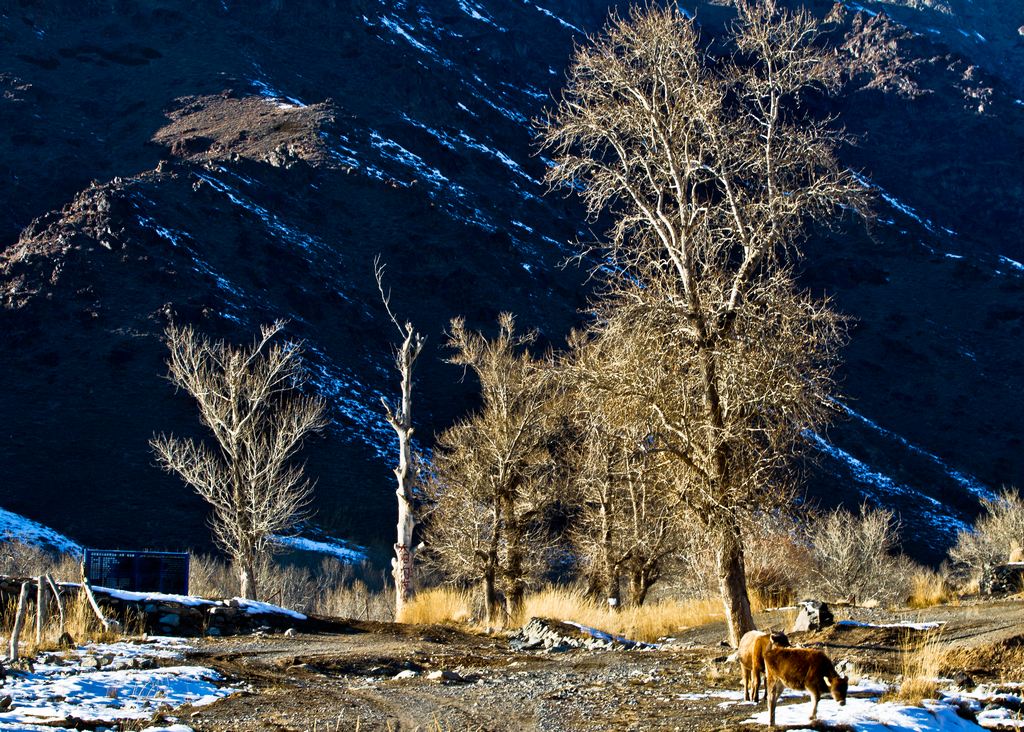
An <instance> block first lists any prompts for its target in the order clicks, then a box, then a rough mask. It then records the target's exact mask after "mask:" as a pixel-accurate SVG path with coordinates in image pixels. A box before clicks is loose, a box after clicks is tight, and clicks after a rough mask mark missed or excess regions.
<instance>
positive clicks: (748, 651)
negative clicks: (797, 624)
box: [736, 630, 789, 703]
mask: <svg viewBox="0 0 1024 732" xmlns="http://www.w3.org/2000/svg"><path fill="white" fill-rule="evenodd" d="M769 643H775V645H777V646H782V647H788V646H789V638H787V637H786V634H785V633H771V634H769V633H765V632H764V631H761V630H751V631H748V632H747V633H744V634H743V637H742V638H740V647H739V649H738V650H737V651H736V653H737V657H738V658H739V662H740V673H742V674H743V700H744V701H753V702H755V703H756V702H757V697H758V694H760V692H761V676H762V675H763V674H764V649H765V648H767V647H768V644H769ZM751 688H753V690H754V693H753V698H751V693H750V690H751ZM765 693H766V695H767V687H765Z"/></svg>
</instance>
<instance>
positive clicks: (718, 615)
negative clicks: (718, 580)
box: [523, 587, 722, 642]
mask: <svg viewBox="0 0 1024 732" xmlns="http://www.w3.org/2000/svg"><path fill="white" fill-rule="evenodd" d="M523 615H524V618H531V617H544V618H553V619H556V620H572V621H574V622H576V623H580V624H582V625H586V626H589V627H591V628H597V629H598V630H603V631H605V632H607V633H614V634H616V635H624V636H626V637H627V638H631V639H633V640H639V641H647V642H652V641H656V640H658V639H659V638H664V637H666V636H669V635H672V634H673V633H677V632H679V631H680V630H684V629H686V628H692V627H695V626H698V625H706V624H707V623H712V622H715V621H717V620H721V619H722V603H721V600H719V599H718V598H704V599H692V600H672V599H665V600H658V601H656V602H650V603H647V604H645V605H642V606H640V607H625V608H622V609H621V610H618V611H613V610H610V609H609V608H608V607H607V606H606V605H604V604H602V603H599V602H597V601H595V600H593V599H592V598H590V597H587V596H586V594H585V593H583V592H582V591H581V590H578V589H573V588H567V587H549V588H547V589H544V590H541V591H540V592H537V593H534V594H532V595H530V596H528V597H527V598H526V603H525V606H524V612H523Z"/></svg>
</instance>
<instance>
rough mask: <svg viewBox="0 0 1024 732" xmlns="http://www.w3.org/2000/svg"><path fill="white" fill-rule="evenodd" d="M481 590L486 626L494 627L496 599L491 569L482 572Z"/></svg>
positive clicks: (495, 621)
mask: <svg viewBox="0 0 1024 732" xmlns="http://www.w3.org/2000/svg"><path fill="white" fill-rule="evenodd" d="M482 589H483V593H484V615H485V616H486V617H487V624H488V625H496V624H497V622H498V617H497V615H498V597H497V593H496V592H495V590H494V568H493V567H488V568H487V569H486V570H484V576H483V583H482Z"/></svg>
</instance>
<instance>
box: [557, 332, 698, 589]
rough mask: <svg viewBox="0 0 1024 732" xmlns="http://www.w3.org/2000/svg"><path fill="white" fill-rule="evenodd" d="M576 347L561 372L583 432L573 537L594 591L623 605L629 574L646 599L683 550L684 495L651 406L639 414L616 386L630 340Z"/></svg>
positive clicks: (575, 474) (576, 468) (580, 342)
mask: <svg viewBox="0 0 1024 732" xmlns="http://www.w3.org/2000/svg"><path fill="white" fill-rule="evenodd" d="M571 345H572V348H571V350H570V354H571V356H572V358H571V363H570V364H569V365H568V367H567V368H563V369H562V370H561V378H562V379H563V380H566V379H567V380H569V382H570V383H571V387H570V389H569V392H568V399H567V400H565V401H567V402H568V404H569V405H570V407H571V410H572V416H573V421H574V423H575V425H576V432H577V433H578V434H579V436H580V439H578V440H577V441H576V448H577V449H576V451H575V457H576V461H575V462H576V464H575V466H574V469H573V470H572V471H571V473H570V475H571V476H572V483H573V484H574V486H575V488H576V491H577V494H576V495H575V496H574V498H575V500H576V503H578V511H579V519H578V522H577V525H576V527H575V530H574V531H573V543H574V545H575V546H576V549H577V553H578V554H579V556H580V558H581V559H582V560H583V565H584V571H585V572H586V573H587V574H588V575H589V577H590V581H589V583H588V584H589V585H590V588H591V592H592V594H595V595H596V594H598V593H603V595H604V597H605V598H606V599H607V601H608V604H609V606H610V607H613V608H614V607H617V606H619V605H620V603H621V599H622V598H621V579H622V578H623V577H625V578H627V579H628V581H629V600H630V602H631V603H633V604H635V605H642V604H643V603H644V601H645V600H646V598H647V593H648V592H649V591H650V589H651V587H652V586H653V585H654V584H655V583H656V582H657V581H658V580H659V579H660V578H661V576H662V573H663V571H664V569H665V564H666V561H667V560H668V559H669V557H670V556H671V555H672V553H673V552H675V551H676V550H677V549H678V546H679V544H678V533H679V528H680V526H679V522H678V518H679V511H678V510H677V505H676V504H677V503H678V500H679V496H678V494H677V493H676V492H675V491H674V490H673V486H672V484H671V481H669V480H666V478H665V476H666V470H665V468H666V465H665V455H664V454H663V453H661V452H660V451H659V450H658V449H657V447H656V446H655V445H654V444H653V443H652V442H651V439H650V438H651V436H652V435H653V434H654V429H653V427H652V425H651V424H650V422H649V410H644V411H640V412H637V411H636V408H635V404H634V403H633V401H632V400H630V399H628V398H627V399H623V398H621V397H620V396H619V395H618V394H616V393H615V390H614V389H611V388H609V380H608V375H609V374H612V373H615V372H616V364H615V363H614V360H615V359H616V358H617V357H619V355H620V349H619V348H617V346H619V345H622V344H618V343H611V342H605V341H590V342H588V341H586V340H580V339H576V340H575V341H574V342H573V343H572V344H571ZM610 360H611V363H610V362H609V361H610Z"/></svg>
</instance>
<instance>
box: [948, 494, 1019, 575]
mask: <svg viewBox="0 0 1024 732" xmlns="http://www.w3.org/2000/svg"><path fill="white" fill-rule="evenodd" d="M981 505H982V508H983V509H984V513H983V514H982V515H981V516H980V517H979V518H978V520H977V521H975V523H974V526H973V528H972V529H971V530H970V531H961V532H960V533H959V535H958V536H957V540H956V545H955V546H954V547H953V548H952V549H951V550H950V552H949V556H950V559H952V560H953V562H954V565H955V566H956V568H957V569H958V570H959V571H960V572H961V574H963V575H965V578H966V580H967V581H972V580H973V581H975V582H976V581H977V580H978V579H979V578H980V576H981V573H982V572H983V571H984V570H985V569H986V568H987V567H990V566H992V565H994V564H1002V563H1004V562H1008V561H1011V555H1013V554H1014V553H1015V552H1016V553H1020V551H1021V549H1022V548H1024V498H1021V495H1020V493H1019V492H1018V491H1017V490H1015V489H1012V488H1007V489H1005V490H1004V491H1003V492H1002V493H1000V494H999V496H998V497H996V498H993V499H991V500H983V501H982V502H981Z"/></svg>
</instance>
